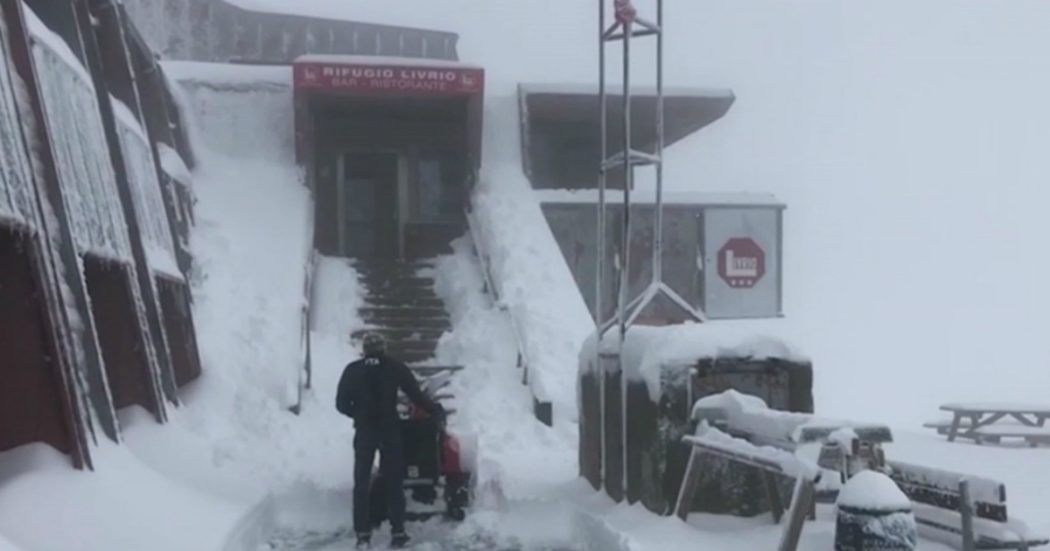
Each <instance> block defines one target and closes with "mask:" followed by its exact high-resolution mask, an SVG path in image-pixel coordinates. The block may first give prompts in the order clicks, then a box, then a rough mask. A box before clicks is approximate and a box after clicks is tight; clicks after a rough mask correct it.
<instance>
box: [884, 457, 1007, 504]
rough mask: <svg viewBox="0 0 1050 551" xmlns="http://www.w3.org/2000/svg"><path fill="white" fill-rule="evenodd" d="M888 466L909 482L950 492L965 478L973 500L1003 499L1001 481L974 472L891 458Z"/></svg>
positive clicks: (989, 500)
mask: <svg viewBox="0 0 1050 551" xmlns="http://www.w3.org/2000/svg"><path fill="white" fill-rule="evenodd" d="M889 466H890V468H891V469H893V470H894V471H897V472H898V476H903V477H904V478H906V479H907V480H908V481H910V482H915V483H918V484H922V485H927V486H933V487H936V488H946V489H947V491H950V492H954V491H956V490H957V489H958V488H959V482H961V481H962V479H964V478H965V479H967V480H968V481H969V483H970V496H971V497H972V498H973V499H974V501H983V502H986V503H1000V502H1001V501H1002V499H1003V492H1002V488H1003V483H1002V482H999V481H997V480H992V479H990V478H984V477H980V476H976V473H970V474H964V473H958V472H952V471H950V470H945V469H942V468H931V467H926V466H923V465H916V464H913V463H907V462H904V461H895V460H892V458H891V460H890V461H889Z"/></svg>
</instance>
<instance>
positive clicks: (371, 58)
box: [295, 54, 482, 69]
mask: <svg viewBox="0 0 1050 551" xmlns="http://www.w3.org/2000/svg"><path fill="white" fill-rule="evenodd" d="M295 63H327V64H334V65H377V66H394V67H435V68H443V69H482V67H481V66H480V65H473V64H470V63H463V62H460V61H449V60H444V59H423V58H409V57H390V56H375V55H368V56H365V55H333V54H308V55H303V56H299V57H297V58H295Z"/></svg>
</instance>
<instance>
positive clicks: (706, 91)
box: [519, 82, 735, 99]
mask: <svg viewBox="0 0 1050 551" xmlns="http://www.w3.org/2000/svg"><path fill="white" fill-rule="evenodd" d="M519 90H520V91H521V93H523V94H526V95H527V94H570V95H597V94H598V85H597V84H596V83H580V82H561V83H548V82H530V83H522V84H520V85H519ZM605 91H606V93H607V94H609V95H612V96H616V95H622V94H623V85H622V84H610V85H608V86H607V87H606V90H605ZM631 93H632V94H637V95H639V96H655V95H656V87H655V86H632V87H631ZM664 95H665V96H674V97H698V98H725V99H731V98H733V97H735V96H734V95H733V91H732V90H730V89H729V88H701V87H693V86H664Z"/></svg>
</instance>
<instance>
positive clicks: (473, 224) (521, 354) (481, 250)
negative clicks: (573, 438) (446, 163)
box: [466, 203, 554, 426]
mask: <svg viewBox="0 0 1050 551" xmlns="http://www.w3.org/2000/svg"><path fill="white" fill-rule="evenodd" d="M466 214H467V226H468V227H469V229H470V237H471V241H472V244H473V247H474V254H475V256H477V258H478V261H479V262H480V263H481V273H482V276H483V278H484V280H485V292H487V293H489V296H490V297H491V298H492V302H493V304H494V305H495V306H496V308H498V309H499V310H500V311H501V312H503V313H504V315H506V316H507V319H508V320H510V326H511V330H512V332H513V333H514V343H515V345H516V346H517V353H518V358H517V367H518V368H520V369H521V370H522V375H521V382H522V384H523V385H526V386H528V387H529V390H530V392H531V393H532V408H533V414H535V415H536V418H537V419H539V420H540V422H542V423H543V424H545V425H547V426H552V425H553V423H554V415H553V407H552V405H551V402H550V399H549V398H548V397H547V396H545V395H542V394H544V393H543V392H542V387H541V385H538V384H537V383H536V382H535V377H530V372H529V368H530V364H529V354H528V351H527V349H526V346H525V339H524V338H523V332H522V330H521V325H520V322H519V321H518V317H517V316H516V315H515V314H514V310H513V309H512V308H511V307H510V305H508V304H507V303H506V302H505V301H504V300H503V296H502V293H501V291H500V288H499V286H497V285H496V281H495V278H494V277H493V275H492V257H491V256H490V255H489V252H488V246H487V244H486V242H485V240H484V238H483V235H482V232H481V229H480V227H479V226H478V220H477V215H476V214H475V212H474V205H473V203H471V204H470V205H469V206H468V208H467V213H466ZM538 387H540V389H541V391H540V392H537V388H538ZM537 394H541V395H539V396H538V395H537Z"/></svg>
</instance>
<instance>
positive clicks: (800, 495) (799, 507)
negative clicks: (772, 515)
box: [777, 478, 816, 551]
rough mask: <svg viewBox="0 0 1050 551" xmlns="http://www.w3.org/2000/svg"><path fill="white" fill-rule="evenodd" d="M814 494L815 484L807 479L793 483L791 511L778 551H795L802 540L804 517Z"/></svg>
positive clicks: (800, 479)
mask: <svg viewBox="0 0 1050 551" xmlns="http://www.w3.org/2000/svg"><path fill="white" fill-rule="evenodd" d="M815 493H816V484H815V483H814V481H813V480H810V479H808V478H799V479H798V481H797V482H796V483H795V495H794V496H792V499H791V509H790V510H789V511H788V522H787V524H786V525H784V532H783V535H782V536H781V539H780V546H779V547H778V548H777V549H778V550H779V551H795V550H796V549H798V542H799V540H801V539H802V526H803V525H804V524H805V523H806V515H807V513H809V510H810V507H811V506H812V505H813V496H814V494H815Z"/></svg>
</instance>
